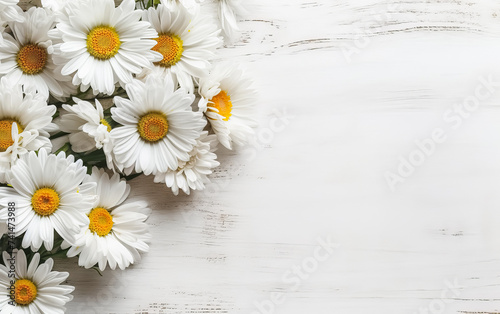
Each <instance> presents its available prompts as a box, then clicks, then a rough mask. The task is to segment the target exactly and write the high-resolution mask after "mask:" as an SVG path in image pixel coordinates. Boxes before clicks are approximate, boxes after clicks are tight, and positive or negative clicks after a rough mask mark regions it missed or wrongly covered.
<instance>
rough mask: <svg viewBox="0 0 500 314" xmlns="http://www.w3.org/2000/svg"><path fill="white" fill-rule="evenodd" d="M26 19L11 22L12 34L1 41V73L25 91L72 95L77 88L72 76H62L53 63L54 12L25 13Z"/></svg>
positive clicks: (61, 95)
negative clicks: (49, 32)
mask: <svg viewBox="0 0 500 314" xmlns="http://www.w3.org/2000/svg"><path fill="white" fill-rule="evenodd" d="M22 16H23V17H24V21H23V22H11V23H9V26H10V28H11V30H12V34H13V35H12V36H11V35H10V34H7V33H4V34H2V35H3V39H4V40H3V43H0V75H4V76H5V77H6V78H7V79H8V80H9V81H10V82H12V83H13V84H21V85H23V87H24V91H25V92H26V91H33V92H39V93H41V94H43V95H45V96H46V98H48V97H49V92H50V93H51V94H52V95H53V96H54V97H56V98H58V99H62V98H63V97H67V96H69V94H70V93H71V92H72V91H73V90H74V87H73V86H72V84H71V77H66V76H63V75H62V74H61V72H60V70H61V67H58V66H56V65H55V64H54V62H53V59H52V56H53V50H54V48H53V46H52V41H51V40H50V39H49V37H48V35H47V33H48V31H49V30H50V29H52V28H54V25H55V21H54V15H53V14H51V13H50V11H48V10H45V9H42V8H35V7H32V8H30V9H29V10H28V11H27V12H23V13H22Z"/></svg>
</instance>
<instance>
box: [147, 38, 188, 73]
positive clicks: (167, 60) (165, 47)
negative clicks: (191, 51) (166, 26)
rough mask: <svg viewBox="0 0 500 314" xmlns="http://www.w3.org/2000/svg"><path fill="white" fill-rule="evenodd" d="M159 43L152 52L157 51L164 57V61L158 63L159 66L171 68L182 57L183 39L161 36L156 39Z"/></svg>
mask: <svg viewBox="0 0 500 314" xmlns="http://www.w3.org/2000/svg"><path fill="white" fill-rule="evenodd" d="M156 41H157V42H158V43H157V44H156V46H154V47H153V48H152V50H154V51H157V52H159V53H161V54H162V55H163V60H161V61H159V62H156V64H157V65H161V66H163V67H169V66H172V65H174V64H176V63H177V62H179V60H180V59H181V57H182V52H183V51H184V48H182V39H180V38H179V37H178V36H175V35H167V34H160V37H158V38H156Z"/></svg>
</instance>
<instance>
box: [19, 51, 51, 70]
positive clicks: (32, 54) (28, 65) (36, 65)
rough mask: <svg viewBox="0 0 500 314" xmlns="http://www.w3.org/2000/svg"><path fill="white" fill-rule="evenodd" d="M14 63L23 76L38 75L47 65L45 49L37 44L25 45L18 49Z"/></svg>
mask: <svg viewBox="0 0 500 314" xmlns="http://www.w3.org/2000/svg"><path fill="white" fill-rule="evenodd" d="M16 61H17V65H18V66H19V67H20V68H21V71H23V73H24V74H30V75H32V74H38V73H40V72H42V71H43V69H44V68H45V65H46V64H47V49H45V48H43V47H40V46H38V45H37V44H27V45H25V46H23V47H21V49H19V52H18V53H17V57H16Z"/></svg>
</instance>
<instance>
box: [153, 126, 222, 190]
mask: <svg viewBox="0 0 500 314" xmlns="http://www.w3.org/2000/svg"><path fill="white" fill-rule="evenodd" d="M215 142H216V138H215V136H214V135H208V132H207V131H204V132H203V133H202V134H201V136H200V138H199V139H198V140H197V144H196V146H195V147H194V148H193V150H192V151H191V152H190V153H189V155H190V156H191V158H190V159H189V161H187V162H179V168H177V169H176V170H169V171H167V172H166V173H165V172H162V173H158V174H157V175H156V176H155V180H154V181H155V182H156V183H159V182H164V183H165V184H166V185H167V186H168V187H169V188H171V189H172V192H174V194H175V195H178V194H179V189H181V190H183V191H184V193H186V194H188V195H189V193H190V189H193V190H203V189H204V188H205V183H209V182H210V180H209V179H208V178H207V176H208V175H209V174H211V173H212V169H213V168H215V167H217V166H218V165H219V162H218V161H216V159H217V155H215V154H214V153H213V151H214V150H215V149H212V147H216V144H215ZM214 144H215V145H214Z"/></svg>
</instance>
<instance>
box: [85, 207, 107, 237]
mask: <svg viewBox="0 0 500 314" xmlns="http://www.w3.org/2000/svg"><path fill="white" fill-rule="evenodd" d="M89 220H90V224H89V229H90V231H92V232H93V233H96V234H97V235H98V236H100V237H104V236H106V235H108V234H109V233H110V232H111V228H113V216H111V214H110V213H109V212H108V211H107V210H106V209H105V208H102V207H96V208H94V209H92V211H91V212H90V214H89Z"/></svg>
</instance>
